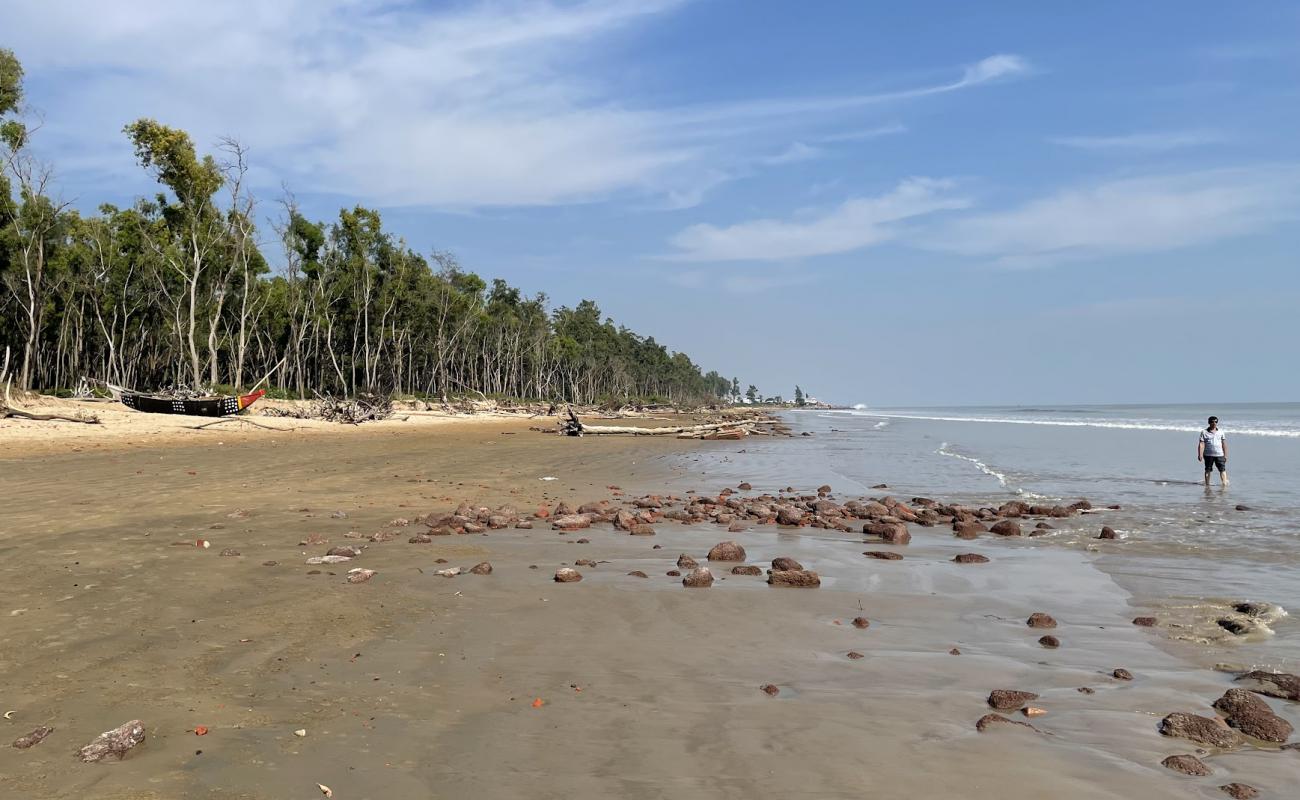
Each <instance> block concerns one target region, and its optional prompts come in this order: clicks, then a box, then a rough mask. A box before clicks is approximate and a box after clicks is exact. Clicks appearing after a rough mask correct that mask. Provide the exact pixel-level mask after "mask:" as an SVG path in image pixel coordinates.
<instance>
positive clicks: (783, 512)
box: [776, 506, 804, 525]
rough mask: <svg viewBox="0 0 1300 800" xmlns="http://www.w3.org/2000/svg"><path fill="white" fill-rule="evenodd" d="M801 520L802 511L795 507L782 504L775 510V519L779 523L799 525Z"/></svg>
mask: <svg viewBox="0 0 1300 800" xmlns="http://www.w3.org/2000/svg"><path fill="white" fill-rule="evenodd" d="M803 520H804V513H803V512H802V511H800V510H799V509H797V508H791V507H790V506H784V507H782V508H781V509H780V510H778V511H777V512H776V521H777V523H778V524H780V525H801V524H803Z"/></svg>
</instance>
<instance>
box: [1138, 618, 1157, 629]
mask: <svg viewBox="0 0 1300 800" xmlns="http://www.w3.org/2000/svg"><path fill="white" fill-rule="evenodd" d="M1133 624H1134V625H1136V626H1138V627H1139V628H1153V627H1155V624H1156V618H1155V617H1134V618H1133Z"/></svg>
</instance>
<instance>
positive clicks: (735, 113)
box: [4, 0, 1026, 208]
mask: <svg viewBox="0 0 1300 800" xmlns="http://www.w3.org/2000/svg"><path fill="white" fill-rule="evenodd" d="M687 1H688V0H579V2H559V0H494V1H492V2H486V1H485V2H471V3H469V4H464V3H457V4H447V5H436V4H428V3H421V2H415V1H414V0H279V2H274V3H266V2H255V0H229V1H228V2H219V3H213V2H206V1H204V2H199V0H190V1H189V2H182V1H178V0H141V1H140V2H135V3H129V4H120V3H102V4H96V5H94V6H93V7H92V6H90V5H88V4H87V3H85V2H78V1H77V0H11V1H10V2H8V3H6V4H5V10H4V26H5V34H6V39H7V40H9V41H10V42H11V43H12V44H13V45H14V46H15V47H17V49H18V51H19V52H18V55H19V57H20V59H22V60H23V62H24V64H25V65H26V66H27V68H28V75H29V84H30V85H29V96H30V98H31V100H32V101H33V103H34V104H36V105H38V106H40V107H42V108H44V109H45V110H46V112H47V113H46V118H47V125H46V127H45V129H44V130H42V132H41V133H42V136H41V140H40V142H39V144H41V145H42V146H45V147H47V148H48V150H49V151H50V153H51V155H52V156H53V158H54V160H55V161H56V163H57V164H58V165H59V166H60V169H61V170H62V172H63V174H64V175H65V176H69V174H70V172H75V174H73V175H71V177H74V178H76V179H78V180H80V181H82V182H83V183H85V182H89V181H90V180H91V179H95V178H97V179H98V180H99V181H101V182H111V183H113V184H115V185H119V186H120V185H122V183H123V182H124V180H130V181H132V182H133V185H136V186H142V185H143V184H144V179H143V175H142V173H141V171H140V170H139V169H138V168H136V167H135V165H134V164H133V162H132V157H131V153H130V148H129V146H128V145H127V143H126V141H125V138H124V137H123V135H122V134H121V128H122V126H123V125H124V124H126V123H127V122H129V121H131V120H132V119H134V118H137V117H141V116H151V117H155V118H158V119H160V120H161V121H163V122H165V123H167V124H171V125H175V126H178V127H182V128H185V129H186V130H188V131H190V132H191V133H192V134H193V136H194V138H195V140H196V141H197V142H198V143H199V144H200V145H201V146H203V147H205V148H206V147H208V146H210V144H211V143H212V142H213V141H214V140H215V139H216V138H217V137H218V136H221V135H236V136H238V137H239V138H240V139H241V140H243V141H244V142H245V143H246V144H247V145H248V146H249V147H250V149H251V154H252V158H253V160H254V163H255V164H257V165H258V166H261V167H266V168H267V171H268V174H274V175H276V176H277V183H278V179H279V178H283V179H285V180H287V181H288V182H289V183H290V184H291V185H293V186H294V188H295V189H296V190H298V191H300V192H336V193H339V194H345V195H347V196H349V197H354V198H357V199H359V200H361V201H362V202H368V203H375V204H381V205H384V204H393V205H396V204H412V205H431V206H438V207H447V208H472V207H481V206H494V205H549V204H558V203H573V202H583V201H589V200H596V199H604V198H607V197H609V196H611V195H614V194H617V193H620V192H631V193H636V194H640V195H650V196H654V197H667V198H669V200H668V202H669V203H670V205H675V206H680V205H686V204H689V203H690V202H696V201H698V197H699V196H702V192H703V191H704V190H705V188H707V187H708V186H709V185H714V184H716V182H717V181H716V180H715V178H716V176H717V175H719V174H729V175H734V174H737V167H736V164H737V163H738V162H740V163H748V164H751V165H752V164H761V161H760V159H761V157H762V153H763V152H764V151H767V152H770V151H771V150H772V149H773V148H775V147H777V146H778V145H779V143H781V142H790V141H802V142H804V146H807V147H811V146H815V145H816V139H815V133H816V132H817V131H819V130H823V129H825V128H826V127H827V126H828V124H835V123H840V122H842V121H843V118H844V117H846V116H847V115H848V113H849V112H854V111H860V110H861V109H863V108H865V107H867V106H873V105H877V104H883V103H887V102H892V101H898V100H904V99H907V98H914V97H922V96H927V95H934V94H941V93H945V92H952V91H956V90H960V89H964V88H967V87H972V86H976V85H980V84H984V83H988V82H990V81H993V80H996V79H999V78H1005V77H1008V76H1011V75H1014V74H1017V73H1020V72H1024V71H1025V69H1026V67H1025V65H1024V63H1023V61H1021V60H1020V59H1019V58H1018V57H1015V56H994V57H992V58H989V59H985V60H984V61H982V62H979V63H978V64H976V65H974V66H971V67H968V68H966V69H965V71H964V72H963V73H962V75H961V77H960V78H958V79H956V80H953V81H949V82H946V83H943V82H941V83H936V84H933V85H927V86H921V87H917V88H911V89H906V90H900V91H894V92H887V93H876V94H861V95H851V96H837V97H822V98H817V97H814V98H811V99H795V100H783V99H775V100H760V101H755V102H748V103H717V104H711V105H709V106H707V107H698V106H690V107H648V108H647V107H637V104H636V102H635V99H634V98H629V97H625V96H618V95H616V94H614V92H613V89H612V87H611V85H609V84H607V83H606V82H605V81H604V80H603V78H602V77H601V76H602V75H603V74H604V73H605V71H606V68H607V67H608V66H609V65H608V64H606V63H605V61H604V60H607V59H608V58H611V57H612V56H610V55H609V53H610V51H611V48H609V47H608V44H609V42H610V41H611V39H612V37H615V36H617V35H619V34H621V33H622V32H625V31H629V30H635V29H638V28H639V27H643V26H645V25H648V24H651V23H653V22H654V21H655V20H659V19H662V18H664V17H666V16H667V15H668V14H670V13H671V12H673V11H674V10H676V9H677V8H679V7H680V6H682V5H684V4H685V3H686V2H687ZM594 67H600V68H594ZM858 116H859V117H860V116H861V115H860V114H859V115H858ZM855 121H857V120H855ZM759 134H761V135H759ZM701 175H706V176H713V177H710V178H709V179H708V180H705V181H703V182H701V180H700V176H701ZM701 187H704V188H701ZM146 190H147V189H146Z"/></svg>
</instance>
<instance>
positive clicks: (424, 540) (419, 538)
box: [406, 533, 433, 544]
mask: <svg viewBox="0 0 1300 800" xmlns="http://www.w3.org/2000/svg"><path fill="white" fill-rule="evenodd" d="M406 541H407V543H408V544H429V543H430V542H432V541H433V537H432V536H430V535H429V534H427V533H417V534H415V535H414V536H412V537H411V538H409V539H407V540H406Z"/></svg>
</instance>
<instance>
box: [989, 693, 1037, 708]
mask: <svg viewBox="0 0 1300 800" xmlns="http://www.w3.org/2000/svg"><path fill="white" fill-rule="evenodd" d="M1037 699H1038V695H1036V694H1034V693H1033V692H1023V691H1020V690H1019V689H994V690H993V691H991V692H989V700H988V702H989V706H990V707H992V708H996V709H997V710H998V711H1015V710H1016V709H1017V708H1020V707H1021V706H1023V705H1024V704H1025V703H1028V702H1029V701H1030V700H1037Z"/></svg>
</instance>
